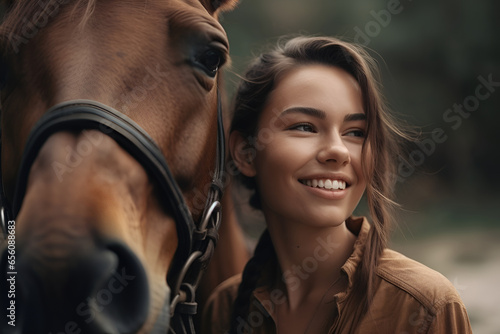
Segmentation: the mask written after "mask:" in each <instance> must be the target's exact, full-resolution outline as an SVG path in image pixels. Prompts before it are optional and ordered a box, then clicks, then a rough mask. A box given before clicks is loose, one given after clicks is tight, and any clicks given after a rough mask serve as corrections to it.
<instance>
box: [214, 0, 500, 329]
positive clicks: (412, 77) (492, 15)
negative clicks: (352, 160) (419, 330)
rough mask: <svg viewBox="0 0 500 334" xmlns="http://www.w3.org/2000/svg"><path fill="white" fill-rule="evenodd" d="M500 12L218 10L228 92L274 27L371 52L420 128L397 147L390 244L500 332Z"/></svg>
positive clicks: (389, 90)
mask: <svg viewBox="0 0 500 334" xmlns="http://www.w3.org/2000/svg"><path fill="white" fill-rule="evenodd" d="M498 13H500V2H498V1H494V0H480V1H470V0H468V1H467V0H454V1H452V0H441V1H433V0H401V1H397V0H357V1H349V0H335V1H334V0H241V1H240V4H239V6H238V7H237V8H236V9H235V10H234V11H233V12H230V13H225V14H224V15H223V16H222V19H221V22H222V24H223V26H224V27H225V29H226V31H227V33H228V35H229V41H230V45H231V56H232V60H233V66H232V69H231V70H229V71H227V72H226V85H227V89H228V91H229V93H230V96H232V93H233V92H234V89H235V86H236V85H237V83H238V81H239V79H238V75H241V74H243V71H244V69H245V66H246V65H247V64H248V62H249V60H250V59H252V58H253V56H254V55H257V54H258V53H259V52H261V51H263V50H266V49H268V48H269V47H271V46H272V45H274V44H275V42H276V40H277V37H278V36H280V35H284V34H298V33H303V34H313V35H332V36H337V37H341V38H343V39H345V40H348V41H351V42H356V43H359V44H363V45H365V46H366V47H367V48H369V49H370V50H371V53H372V55H373V56H374V57H375V58H376V59H377V60H378V63H379V65H380V67H381V71H382V78H383V80H382V81H383V82H382V83H383V86H384V92H385V95H386V97H387V100H388V101H389V104H390V107H391V109H392V110H393V112H394V113H396V114H397V115H398V117H400V118H402V119H403V120H405V121H407V122H408V123H410V124H412V125H415V126H418V127H419V128H420V129H421V131H422V137H421V141H420V143H418V144H416V145H414V146H412V147H409V148H408V152H407V153H406V155H405V156H404V157H401V158H402V159H403V158H404V159H405V160H408V163H407V164H403V163H401V164H400V166H399V167H400V168H399V182H398V189H397V195H398V197H397V199H398V202H399V203H400V204H401V205H402V210H401V212H400V218H399V225H398V226H397V227H396V228H395V229H394V232H393V236H392V245H391V246H392V248H394V249H396V250H398V251H400V252H402V253H403V254H405V255H407V256H409V257H411V258H414V259H416V260H418V261H420V262H422V263H424V264H426V265H427V266H429V267H431V268H433V269H436V270H438V271H439V272H441V273H443V275H445V276H446V277H447V278H448V279H449V280H450V281H451V282H452V283H453V284H454V285H455V287H456V288H457V290H458V291H459V293H460V294H461V296H462V298H463V300H464V302H465V304H466V307H467V309H468V312H469V316H470V320H471V323H472V327H473V330H474V333H476V334H490V333H491V334H493V333H500V317H499V316H498V315H499V314H500V289H498V287H497V286H498V282H500V242H499V241H500V224H498V221H499V218H498V213H499V212H500V210H499V208H500V192H499V191H498V187H499V186H500V168H499V164H500V148H499V146H500V140H499V138H500V39H499V37H498V34H499V33H500V20H499V19H498V17H497V16H498ZM433 134H434V137H433ZM401 161H402V160H401ZM237 203H238V206H237V210H238V211H239V212H240V213H242V214H243V216H244V218H245V219H244V220H243V223H244V229H245V231H246V233H247V235H248V237H249V240H250V244H251V245H252V243H251V242H252V241H253V240H255V239H256V238H257V237H258V236H259V234H260V232H261V231H262V229H263V227H264V226H263V224H262V221H261V220H260V217H259V215H258V214H257V213H254V212H249V211H248V208H245V207H244V204H243V203H245V199H244V198H243V197H242V198H237ZM359 213H360V214H365V213H366V212H365V210H363V209H362V208H361V210H360V212H359Z"/></svg>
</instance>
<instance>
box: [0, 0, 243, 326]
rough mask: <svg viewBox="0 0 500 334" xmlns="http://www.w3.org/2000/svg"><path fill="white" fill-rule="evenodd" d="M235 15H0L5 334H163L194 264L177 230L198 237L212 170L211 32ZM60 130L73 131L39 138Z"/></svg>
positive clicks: (130, 6) (168, 11) (178, 11)
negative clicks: (183, 221) (186, 267)
mask: <svg viewBox="0 0 500 334" xmlns="http://www.w3.org/2000/svg"><path fill="white" fill-rule="evenodd" d="M235 2H236V1H235V0H199V1H194V0H152V1H111V0H107V1H104V0H79V1H76V0H75V1H69V0H46V1H38V0H37V1H28V0H19V1H3V4H4V8H5V9H6V13H5V17H4V18H3V22H2V24H1V26H0V47H1V50H0V51H1V52H2V54H1V63H0V67H1V69H0V70H1V71H0V72H1V85H2V90H1V131H2V133H1V145H2V146H1V179H2V181H3V189H2V193H3V194H4V195H2V197H3V199H2V205H3V206H5V210H7V206H8V205H9V204H12V203H13V207H14V209H13V210H14V213H13V214H14V216H15V217H11V218H7V219H6V221H5V222H4V224H5V233H6V236H7V238H6V240H5V242H4V245H3V247H2V257H1V262H0V263H1V268H0V271H1V272H0V278H1V282H0V287H1V289H0V290H1V293H2V295H1V296H0V306H1V308H2V312H0V314H4V312H5V310H7V314H6V316H2V321H1V324H0V328H1V330H0V331H1V332H2V333H149V332H156V331H159V332H160V331H161V332H165V331H167V329H168V326H169V320H170V319H169V318H170V313H171V311H172V310H170V307H169V306H170V305H171V304H172V299H174V297H175V298H178V299H179V294H178V292H179V291H178V286H177V287H173V286H172V285H175V284H178V281H177V276H178V275H180V273H179V272H180V271H182V270H183V269H178V267H179V262H183V261H186V260H187V259H186V257H187V255H185V254H179V253H180V251H179V249H184V248H189V247H186V245H185V244H184V242H185V240H184V238H185V237H186V233H187V232H186V231H185V230H186V229H185V228H184V227H182V226H181V227H179V225H178V224H179V222H178V221H177V222H176V220H178V219H177V218H176V217H177V216H178V215H179V214H178V212H182V211H183V210H184V211H185V212H188V213H189V216H190V218H191V219H192V221H193V222H198V223H199V221H200V219H201V217H202V215H203V213H204V208H205V201H206V199H207V196H208V195H207V194H208V193H209V192H208V190H207V189H208V188H210V185H211V184H212V176H213V172H214V165H215V164H216V154H215V153H216V150H217V147H216V146H217V144H216V142H217V133H218V132H217V131H218V128H217V126H218V122H217V110H218V86H219V76H220V74H219V71H220V68H221V67H222V66H223V65H224V63H226V62H227V60H228V41H227V36H226V34H225V32H224V30H223V28H222V27H221V25H220V24H219V22H218V20H217V16H218V13H219V12H220V11H222V10H228V9H230V8H231V7H232V6H233V5H234V4H235ZM68 101H71V102H68ZM54 106H55V107H54ZM87 109H88V110H87ZM85 110H87V111H85ZM63 113H64V115H63ZM56 114H57V115H58V117H57V119H56V120H57V121H59V120H60V119H61V118H63V116H64V117H67V118H70V119H71V118H72V117H73V120H72V121H71V122H69V123H68V122H66V123H64V122H63V123H60V124H62V125H58V126H53V127H52V130H50V131H49V132H47V131H46V130H44V129H46V128H47V126H45V125H46V124H48V123H50V122H49V119H50V117H51V116H52V115H56ZM75 115H83V116H78V117H76V116H75ZM89 115H90V116H89ZM96 115H97V116H96ZM102 115H105V116H106V115H111V116H110V120H109V121H108V123H109V124H107V123H106V122H107V121H106V120H104V121H103V117H105V116H102ZM75 117H76V118H75ZM81 117H83V118H81ZM92 117H94V118H96V117H97V121H95V120H94V121H89V119H90V118H92ZM106 117H107V116H106ZM116 119H118V121H116ZM41 120H43V122H42V121H41ZM56 120H51V122H52V121H53V122H55V121H56ZM113 122H115V123H116V124H115V125H113V124H112V123H113ZM41 123H43V124H41ZM87 123H88V124H90V125H86V124H87ZM50 124H52V123H50ZM58 124H59V123H58ZM96 124H99V126H97V125H96ZM123 124H125V125H123ZM42 125H43V126H42ZM136 125H137V126H136ZM113 126H115V128H114V127H113ZM34 129H36V130H37V131H38V132H37V131H35V130H34ZM132 130H134V131H135V132H137V133H138V134H135V135H133V136H131V137H130V136H129V135H130V132H131V131H132ZM44 131H45V132H44ZM120 131H121V132H120ZM132 132H133V131H132ZM135 132H134V133H135ZM34 133H43V135H39V136H36V135H35V134H34ZM120 133H121V135H120ZM127 136H129V137H130V138H128V139H127ZM138 138H139V139H138ZM127 140H128V141H127ZM136 141H137V142H141V141H142V142H143V143H142V144H141V143H136V144H134V143H135V142H136ZM139 144H141V145H143V146H140V145H139ZM138 145H139V146H140V147H139V148H138ZM148 145H149V146H148ZM144 146H145V147H146V148H144ZM130 147H132V148H130ZM148 148H149V150H150V152H149V153H147V152H146V153H147V154H150V155H151V154H152V155H153V156H154V155H155V154H156V156H157V159H156V160H154V162H153V163H152V165H155V164H159V165H162V163H163V162H165V165H167V166H168V173H169V175H170V176H171V179H169V180H168V182H171V183H173V184H174V185H175V189H176V190H178V193H179V194H180V197H182V200H183V202H182V205H183V206H185V207H183V208H176V207H175V204H176V203H179V202H176V201H174V200H172V198H166V197H168V196H169V193H168V192H167V193H165V191H164V188H165V187H164V186H162V183H161V182H159V179H160V181H162V180H161V179H162V177H161V175H160V176H158V175H153V174H154V173H151V170H153V172H154V171H155V168H156V167H154V166H153V167H151V168H148V167H147V166H146V167H145V163H144V160H148V161H149V160H150V159H149V158H148V155H147V154H146V155H144V150H147V149H148ZM28 151H29V152H28ZM27 152H28V154H27ZM151 152H152V153H151ZM141 154H143V155H141ZM27 156H28V157H27ZM158 156H159V157H158ZM26 161H28V162H27V163H26ZM150 169H151V170H150ZM156 170H160V172H162V168H161V166H160V167H159V168H156ZM160 174H161V173H160ZM20 180H21V181H20ZM168 182H167V183H168ZM20 184H21V186H20ZM207 185H208V186H207ZM174 195H175V191H174ZM172 196H173V195H172ZM169 201H170V203H171V204H170V205H169V204H168V203H169ZM16 203H17V204H16ZM166 203H167V204H166ZM172 203H173V204H172ZM16 206H17V208H16ZM2 214H4V212H2ZM5 214H7V212H5ZM14 218H15V219H14ZM180 230H183V231H180ZM191 230H192V229H191ZM191 230H189V229H187V231H188V232H190V231H191ZM181 232H182V233H181ZM191 232H192V231H191ZM181 234H182V237H181V236H180V235H181ZM189 237H191V236H189ZM181 264H182V263H181ZM181 267H182V266H181ZM173 268H177V269H175V270H174V269H173ZM167 277H168V279H167ZM172 289H173V290H174V291H176V292H175V294H174V293H171V290H172ZM176 289H177V290H176ZM174 295H175V296H174ZM184 297H185V293H184ZM181 299H182V298H181ZM184 299H185V298H184ZM184 306H185V305H184ZM14 325H15V326H14Z"/></svg>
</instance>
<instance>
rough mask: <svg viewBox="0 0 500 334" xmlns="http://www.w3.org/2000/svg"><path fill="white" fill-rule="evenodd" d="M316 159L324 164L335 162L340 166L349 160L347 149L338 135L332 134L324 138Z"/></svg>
mask: <svg viewBox="0 0 500 334" xmlns="http://www.w3.org/2000/svg"><path fill="white" fill-rule="evenodd" d="M317 159H318V161H319V162H321V163H324V164H326V163H335V164H338V165H341V166H344V165H347V164H349V163H350V162H351V156H350V153H349V150H348V148H347V147H346V145H345V144H344V142H343V141H342V138H341V136H340V135H332V136H329V137H328V138H325V139H324V141H323V145H322V146H321V148H320V150H319V151H318V155H317Z"/></svg>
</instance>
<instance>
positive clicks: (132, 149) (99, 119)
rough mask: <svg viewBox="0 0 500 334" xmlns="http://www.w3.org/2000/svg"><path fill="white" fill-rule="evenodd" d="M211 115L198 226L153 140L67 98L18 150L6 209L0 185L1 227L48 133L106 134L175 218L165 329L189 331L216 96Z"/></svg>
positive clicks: (209, 230)
mask: <svg viewBox="0 0 500 334" xmlns="http://www.w3.org/2000/svg"><path fill="white" fill-rule="evenodd" d="M217 114H218V116H217V117H218V130H217V152H216V154H217V159H216V164H215V171H214V177H213V180H212V184H211V187H210V190H209V193H208V196H207V202H206V207H205V210H204V212H203V215H202V219H201V224H200V225H199V226H198V227H197V226H196V225H195V223H194V221H193V218H192V215H191V212H190V211H189V208H188V205H187V203H186V202H185V200H184V197H183V195H182V192H181V190H180V188H179V186H178V184H177V182H176V181H175V178H174V176H173V174H172V172H171V171H170V168H169V167H168V164H167V162H166V160H165V158H164V156H163V154H162V152H161V150H160V149H159V147H158V145H156V143H155V142H154V141H153V139H152V138H151V137H150V136H149V135H148V134H147V132H146V131H144V130H143V129H142V128H141V127H140V126H139V125H138V124H137V123H135V122H134V121H133V120H132V119H130V118H128V117H127V116H125V115H124V114H122V113H120V112H118V111H117V110H115V109H113V108H111V107H109V106H106V105H103V104H101V103H98V102H95V101H91V100H73V101H68V102H64V103H61V104H59V105H56V106H54V107H52V108H51V109H49V110H48V111H47V112H46V113H45V114H44V115H43V116H42V118H41V119H40V120H39V121H38V123H37V124H36V125H35V127H34V128H33V130H32V131H31V134H30V136H29V138H28V141H27V144H26V146H25V149H24V154H23V158H22V161H21V167H20V169H19V172H18V178H17V183H16V190H15V193H14V200H13V205H12V211H11V210H10V208H9V205H8V203H7V201H6V198H5V196H4V193H3V187H1V189H0V200H1V201H2V202H1V203H0V204H1V205H2V210H1V214H2V217H1V218H2V223H3V224H5V222H6V221H8V220H11V219H14V218H15V217H16V216H17V214H18V213H19V210H20V208H21V205H22V201H23V199H24V196H25V193H26V186H27V181H28V176H29V173H30V169H31V166H32V164H33V162H34V161H35V159H36V157H37V155H38V152H39V151H40V149H41V147H42V146H43V144H44V143H45V141H46V140H47V139H48V138H49V137H50V136H51V135H52V134H54V133H56V132H58V131H72V130H73V131H81V130H90V129H93V130H99V131H101V132H102V133H104V134H106V135H108V136H110V137H111V138H113V139H114V140H115V141H116V142H117V143H118V144H119V145H121V146H122V147H123V148H124V149H125V150H126V151H127V152H128V153H129V154H130V155H131V156H132V157H134V158H135V159H136V160H137V161H138V162H139V163H140V164H141V165H142V166H143V167H144V168H145V170H146V171H147V172H148V174H149V175H150V176H151V177H152V178H153V180H154V181H155V182H156V185H157V186H158V189H159V191H160V193H161V194H162V196H161V198H160V200H161V201H165V203H164V204H165V206H166V208H168V209H169V212H171V214H172V216H173V218H174V219H175V222H176V227H177V234H178V248H177V251H176V254H175V256H174V260H173V263H172V267H171V269H170V270H169V282H171V284H173V285H174V290H173V291H172V301H171V305H170V313H171V315H174V314H175V316H174V317H173V318H172V326H175V327H177V328H172V326H171V330H172V331H173V332H174V333H194V327H193V326H192V319H191V318H192V315H193V314H194V313H196V302H195V300H194V291H195V289H196V287H197V286H198V283H199V277H200V276H201V273H202V271H203V270H204V269H205V268H206V265H207V264H208V261H209V260H210V257H211V255H212V253H213V248H214V247H215V243H216V241H217V231H218V227H219V223H220V220H221V215H220V201H219V200H220V198H221V196H222V190H223V189H222V188H223V187H222V185H223V181H222V177H223V174H224V171H223V166H224V152H225V148H224V129H223V124H222V110H221V104H220V98H219V97H218V110H217ZM0 151H1V147H0ZM0 180H1V175H0ZM0 182H1V181H0ZM0 185H1V184H0ZM4 233H5V232H4ZM179 319H180V320H179ZM176 323H177V325H176Z"/></svg>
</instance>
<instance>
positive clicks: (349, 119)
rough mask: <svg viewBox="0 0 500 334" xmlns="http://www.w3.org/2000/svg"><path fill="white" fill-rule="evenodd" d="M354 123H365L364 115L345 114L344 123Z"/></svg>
mask: <svg viewBox="0 0 500 334" xmlns="http://www.w3.org/2000/svg"><path fill="white" fill-rule="evenodd" d="M354 121H366V114H364V113H356V114H347V115H345V117H344V123H346V122H354Z"/></svg>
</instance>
